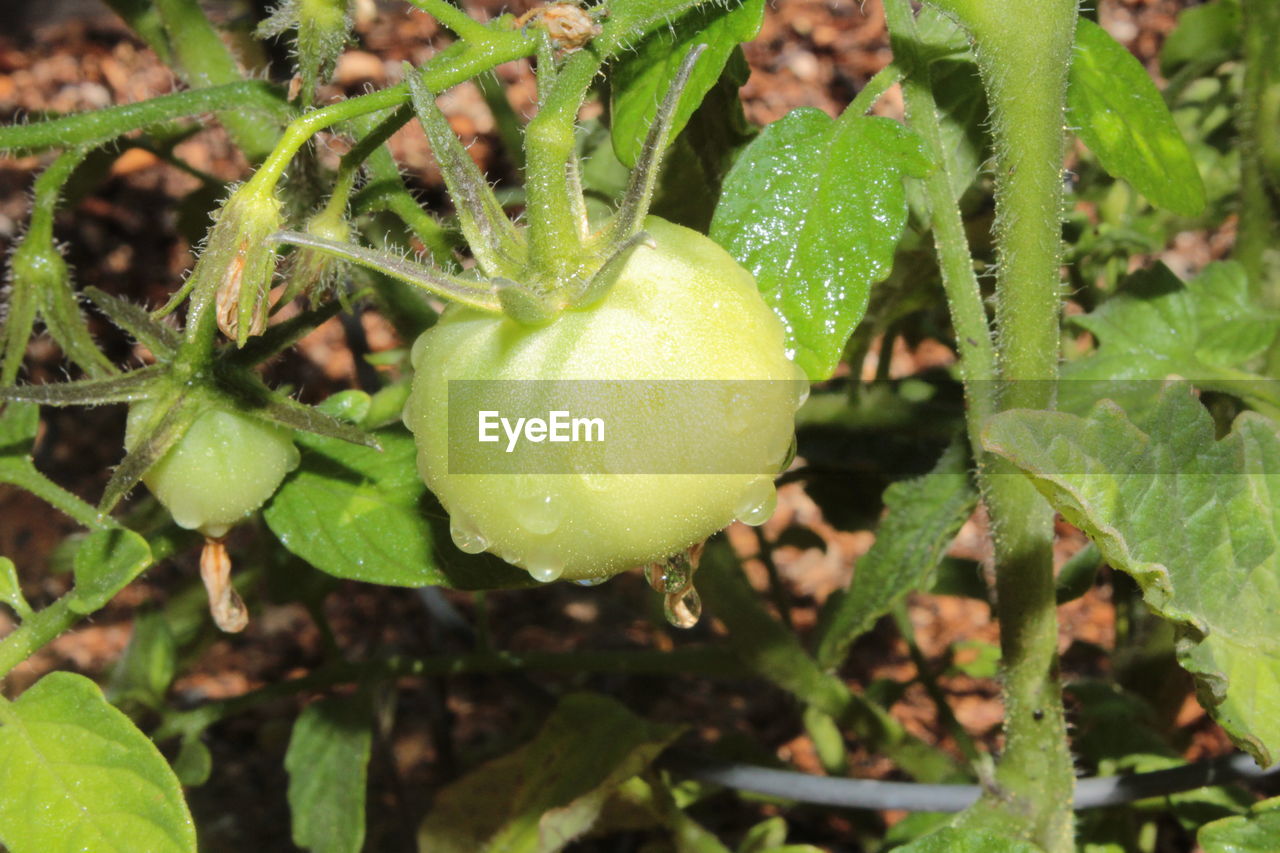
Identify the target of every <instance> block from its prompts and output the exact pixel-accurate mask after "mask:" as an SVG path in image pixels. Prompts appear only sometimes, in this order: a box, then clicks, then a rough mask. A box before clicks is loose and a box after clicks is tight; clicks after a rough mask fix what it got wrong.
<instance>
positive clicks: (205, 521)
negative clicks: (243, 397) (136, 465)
mask: <svg viewBox="0 0 1280 853" xmlns="http://www.w3.org/2000/svg"><path fill="white" fill-rule="evenodd" d="M155 405H156V404H155V403H154V402H152V401H143V402H140V403H134V404H133V406H131V407H130V409H129V419H128V425H127V428H126V432H125V447H126V448H132V447H133V445H134V442H135V441H136V440H137V436H138V434H139V433H140V432H141V431H142V430H143V429H144V428H145V426H146V425H147V424H148V423H149V422H150V420H151V418H152V416H153V415H154V414H155ZM297 465H298V449H297V448H296V447H294V446H293V433H292V432H291V431H290V430H287V429H284V428H283V427H279V426H275V425H273V424H268V423H265V422H263V421H261V420H259V419H258V418H255V417H252V416H250V415H246V414H243V413H241V412H238V411H236V410H235V409H233V408H230V407H227V406H226V405H223V404H219V403H210V404H208V405H207V407H206V408H205V409H204V410H203V411H201V412H200V414H199V415H198V416H197V417H196V419H195V420H194V421H193V422H192V423H191V426H190V427H189V428H188V429H187V432H186V434H184V435H183V436H182V437H181V438H180V439H178V442H177V444H175V445H174V446H173V447H171V448H170V449H169V452H168V453H166V454H165V455H164V456H163V457H162V458H161V459H160V461H158V462H157V463H156V464H155V465H153V466H151V469H150V470H149V471H147V473H146V474H145V475H144V476H143V478H142V482H144V483H146V484H147V488H148V489H150V490H151V493H152V494H153V495H155V496H156V500H158V501H160V503H161V504H163V505H164V507H165V508H166V509H168V510H169V513H170V514H171V515H172V516H173V520H174V522H176V523H177V524H178V526H179V527H185V528H187V529H190V530H199V531H200V532H201V533H203V534H205V535H206V536H209V537H212V538H218V537H221V536H223V535H225V534H226V532H227V531H228V530H229V529H230V528H231V527H232V526H233V525H235V524H236V523H237V522H240V521H243V520H244V519H245V517H246V516H248V515H250V514H251V513H253V512H254V510H256V509H258V507H260V506H262V504H263V503H265V502H266V500H267V498H269V497H271V495H272V494H274V493H275V490H276V488H277V487H278V486H279V485H280V481H281V480H283V479H284V476H285V475H286V474H288V473H289V472H290V471H292V470H293V469H294V468H295V467H297Z"/></svg>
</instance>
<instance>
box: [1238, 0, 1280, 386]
mask: <svg viewBox="0 0 1280 853" xmlns="http://www.w3.org/2000/svg"><path fill="white" fill-rule="evenodd" d="M1243 12H1244V61H1245V70H1244V92H1243V93H1242V95H1241V98H1240V130H1241V140H1240V143H1241V144H1240V226H1239V232H1238V234H1237V237H1236V256H1237V257H1238V258H1239V259H1240V262H1241V263H1243V264H1244V266H1245V270H1246V272H1247V273H1248V275H1249V284H1250V287H1251V288H1252V291H1253V293H1254V294H1255V295H1256V298H1257V299H1259V300H1260V301H1261V302H1262V304H1263V305H1264V306H1266V307H1267V308H1270V309H1272V310H1277V309H1280V264H1277V263H1276V262H1275V261H1271V262H1270V263H1268V259H1267V254H1268V253H1269V252H1270V253H1275V252H1276V251H1277V247H1278V246H1280V52H1277V51H1276V41H1277V39H1280V4H1278V3H1276V2H1275V0H1245V2H1244V6H1243ZM1276 360H1277V359H1276V358H1274V357H1273V358H1272V361H1273V362H1275V361H1276Z"/></svg>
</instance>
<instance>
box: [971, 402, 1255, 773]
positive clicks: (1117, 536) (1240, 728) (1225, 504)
mask: <svg viewBox="0 0 1280 853" xmlns="http://www.w3.org/2000/svg"><path fill="white" fill-rule="evenodd" d="M984 444H985V445H986V446H987V448H988V449H989V450H990V451H991V452H993V453H997V454H999V455H1001V456H1004V457H1006V458H1007V459H1009V460H1010V461H1011V462H1013V464H1015V465H1016V466H1018V467H1019V468H1021V469H1022V471H1023V472H1024V473H1026V474H1027V475H1028V476H1029V477H1030V478H1031V480H1032V482H1033V483H1035V485H1036V488H1037V489H1039V490H1040V491H1041V492H1042V493H1043V494H1044V495H1045V497H1046V498H1047V499H1048V500H1049V502H1050V503H1051V504H1052V505H1053V507H1054V509H1056V510H1058V511H1059V512H1061V513H1062V515H1063V516H1064V517H1065V518H1066V519H1067V520H1068V521H1070V522H1071V523H1072V524H1075V525H1076V526H1078V527H1080V528H1081V529H1082V530H1084V531H1085V533H1087V534H1088V535H1089V537H1090V538H1091V539H1092V540H1093V541H1094V542H1095V543H1096V544H1097V545H1098V548H1099V549H1100V550H1101V551H1102V554H1103V556H1104V557H1105V558H1106V560H1107V562H1108V563H1109V564H1110V565H1111V566H1113V567H1115V568H1117V569H1120V570H1122V571H1125V572H1127V573H1129V574H1130V575H1132V576H1133V577H1134V579H1135V580H1136V581H1137V582H1138V584H1139V585H1140V586H1141V587H1142V590H1143V595H1144V597H1145V599H1146V601H1147V604H1148V605H1149V606H1150V607H1151V609H1152V610H1154V611H1155V612H1156V613H1157V614H1159V615H1160V616H1162V617H1164V618H1165V619H1167V620H1169V621H1170V622H1171V623H1172V624H1173V627H1174V631H1175V634H1176V637H1177V646H1176V647H1177V654H1178V661H1179V663H1181V664H1182V666H1183V667H1184V668H1186V669H1187V670H1188V671H1190V672H1191V673H1192V675H1194V676H1195V678H1196V686H1197V691H1196V692H1197V696H1198V698H1199V699H1200V701H1201V704H1203V705H1204V706H1205V708H1206V709H1207V710H1208V711H1209V713H1210V714H1211V715H1212V716H1213V717H1214V719H1216V720H1217V721H1218V723H1219V724H1220V725H1221V726H1222V727H1223V728H1224V729H1226V731H1227V733H1228V734H1230V735H1231V737H1232V739H1233V740H1234V741H1235V742H1236V743H1237V744H1239V745H1240V746H1241V747H1242V748H1244V749H1247V750H1248V751H1249V752H1250V753H1252V754H1253V755H1254V756H1255V757H1256V758H1257V759H1258V761H1259V762H1260V763H1262V764H1264V765H1265V764H1270V763H1271V762H1272V761H1273V760H1274V756H1275V750H1277V749H1280V609H1277V608H1276V606H1275V601H1276V596H1277V589H1278V588H1280V545H1278V544H1277V543H1278V542H1280V511H1278V509H1277V499H1278V498H1280V480H1278V475H1277V473H1276V472H1277V471H1280V435H1277V432H1276V425H1275V423H1274V422H1272V421H1270V420H1268V419H1266V418H1264V417H1262V416H1260V415H1257V414H1256V413H1253V412H1246V413H1245V414H1243V415H1241V416H1240V417H1239V418H1237V419H1236V422H1235V425H1234V428H1233V430H1232V432H1231V433H1230V435H1228V436H1227V437H1226V438H1224V439H1223V440H1221V441H1214V425H1213V420H1212V418H1211V417H1210V415H1209V413H1208V412H1207V411H1206V410H1205V409H1204V407H1203V406H1201V405H1200V403H1199V402H1198V401H1197V400H1196V399H1194V397H1192V396H1191V394H1190V393H1189V388H1188V387H1187V386H1185V385H1184V386H1182V387H1180V388H1179V387H1176V386H1175V387H1171V388H1169V389H1168V390H1167V391H1166V392H1165V393H1164V394H1163V395H1162V396H1161V397H1160V399H1159V401H1158V402H1157V405H1156V407H1155V409H1154V410H1153V412H1152V413H1151V415H1150V416H1149V417H1148V418H1146V419H1145V420H1144V421H1143V422H1142V423H1141V424H1140V425H1135V424H1134V423H1133V422H1131V421H1130V420H1129V419H1128V418H1127V417H1126V416H1125V414H1124V412H1123V411H1121V409H1120V408H1119V407H1118V406H1116V405H1115V404H1114V403H1112V402H1110V401H1104V402H1102V403H1100V404H1099V405H1098V406H1097V407H1096V408H1095V409H1094V410H1093V411H1092V412H1091V413H1090V415H1089V417H1088V418H1080V417H1076V416H1074V415H1069V414H1063V413H1060V412H1037V411H1012V412H1006V413H1002V414H1000V415H996V416H995V417H994V418H992V419H991V420H990V421H989V422H988V424H987V426H986V428H985V432H984Z"/></svg>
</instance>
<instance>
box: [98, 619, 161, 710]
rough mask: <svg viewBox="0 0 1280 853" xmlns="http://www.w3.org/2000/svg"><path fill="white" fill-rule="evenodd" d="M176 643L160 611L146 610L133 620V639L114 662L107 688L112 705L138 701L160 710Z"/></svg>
mask: <svg viewBox="0 0 1280 853" xmlns="http://www.w3.org/2000/svg"><path fill="white" fill-rule="evenodd" d="M177 655H178V648H177V643H176V642H175V641H174V638H173V631H172V630H170V628H169V622H168V620H166V619H165V617H164V615H163V614H162V613H160V612H159V611H155V610H148V611H144V612H143V613H141V614H139V615H138V616H137V618H135V619H134V620H133V636H131V637H130V638H129V645H127V646H125V649H124V654H123V655H121V656H120V660H119V661H117V662H116V665H115V669H114V670H113V671H112V673H111V683H110V684H109V685H108V687H107V698H108V699H109V700H111V703H112V704H113V705H119V704H121V703H122V702H128V701H133V702H140V703H142V704H143V705H145V706H147V707H148V708H159V707H160V706H161V705H162V704H163V702H164V696H165V693H167V692H168V690H169V685H170V684H171V683H172V682H173V676H174V672H175V670H176V669H177Z"/></svg>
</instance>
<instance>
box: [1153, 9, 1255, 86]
mask: <svg viewBox="0 0 1280 853" xmlns="http://www.w3.org/2000/svg"><path fill="white" fill-rule="evenodd" d="M1241 24H1242V20H1241V14H1240V0H1214V2H1212V3H1205V4H1204V5H1203V6H1191V7H1189V8H1186V9H1183V10H1182V11H1181V12H1179V13H1178V26H1177V28H1176V29H1175V30H1174V31H1173V32H1171V33H1169V36H1168V38H1166V39H1165V40H1164V44H1163V45H1162V46H1161V47H1160V72H1161V73H1162V74H1164V75H1165V76H1166V77H1168V76H1169V75H1170V74H1172V73H1173V72H1174V71H1176V70H1177V69H1178V68H1180V67H1181V66H1183V65H1187V64H1188V63H1195V64H1196V65H1203V64H1210V65H1209V67H1212V65H1216V64H1217V63H1219V62H1221V61H1223V60H1224V59H1229V58H1231V57H1233V56H1238V55H1239V54H1240V41H1241V33H1242V32H1243V27H1242V25H1241Z"/></svg>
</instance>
